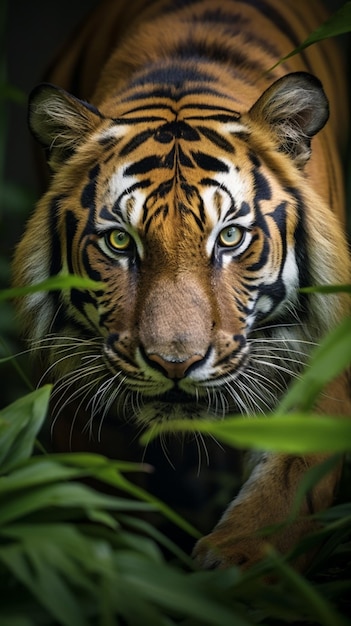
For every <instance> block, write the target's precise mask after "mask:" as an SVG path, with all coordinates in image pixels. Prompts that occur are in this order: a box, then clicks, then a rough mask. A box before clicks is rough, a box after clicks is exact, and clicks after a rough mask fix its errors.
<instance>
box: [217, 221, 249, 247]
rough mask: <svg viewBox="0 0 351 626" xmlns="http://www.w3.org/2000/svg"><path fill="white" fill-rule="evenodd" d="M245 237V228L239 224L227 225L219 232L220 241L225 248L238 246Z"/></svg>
mask: <svg viewBox="0 0 351 626" xmlns="http://www.w3.org/2000/svg"><path fill="white" fill-rule="evenodd" d="M243 238H244V230H243V229H242V228H239V227H238V226H227V228H223V230H221V232H220V233H219V237H218V243H219V245H220V246H223V247H224V248H235V247H237V246H238V245H239V244H240V243H241V242H242V240H243Z"/></svg>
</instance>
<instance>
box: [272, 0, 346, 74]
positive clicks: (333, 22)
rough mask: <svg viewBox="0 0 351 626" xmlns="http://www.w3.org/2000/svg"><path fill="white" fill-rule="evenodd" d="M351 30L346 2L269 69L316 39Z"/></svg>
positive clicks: (319, 39)
mask: <svg viewBox="0 0 351 626" xmlns="http://www.w3.org/2000/svg"><path fill="white" fill-rule="evenodd" d="M350 30H351V2H346V3H345V4H344V5H343V6H342V7H341V8H340V9H339V10H338V11H336V12H335V13H334V14H333V15H332V16H331V17H330V19H328V20H327V21H326V22H324V24H322V25H321V26H320V27H319V28H317V29H316V30H315V31H313V32H312V33H311V34H310V35H309V36H308V37H307V39H305V41H303V42H302V44H301V45H299V46H298V47H297V48H295V49H294V50H292V51H291V52H289V54H287V55H286V56H284V57H283V58H282V59H280V61H278V63H276V64H275V65H273V67H271V68H270V69H269V71H271V70H273V69H274V68H275V67H277V65H279V64H280V63H283V61H286V59H289V58H290V57H292V56H294V55H295V54H299V53H300V52H301V51H302V50H304V49H305V48H307V47H308V46H311V45H312V44H314V43H317V42H318V41H322V40H323V39H328V38H329V37H335V36H336V35H342V34H344V33H348V32H350Z"/></svg>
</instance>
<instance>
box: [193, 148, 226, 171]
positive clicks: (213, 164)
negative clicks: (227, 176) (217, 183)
mask: <svg viewBox="0 0 351 626" xmlns="http://www.w3.org/2000/svg"><path fill="white" fill-rule="evenodd" d="M191 155H192V157H193V158H194V161H195V163H196V164H197V165H198V166H199V167H201V169H203V170H206V171H209V172H225V173H228V172H229V167H228V165H227V164H226V163H223V161H221V160H220V159H216V157H213V156H211V155H210V154H205V152H195V151H191Z"/></svg>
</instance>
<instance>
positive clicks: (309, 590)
mask: <svg viewBox="0 0 351 626" xmlns="http://www.w3.org/2000/svg"><path fill="white" fill-rule="evenodd" d="M268 554H269V558H270V559H271V560H272V562H273V563H274V566H275V569H276V571H277V572H279V574H280V577H281V578H282V579H283V580H285V581H286V582H287V583H288V584H289V586H290V587H291V590H292V592H294V593H295V594H296V595H297V596H300V597H301V599H302V601H303V602H304V603H305V606H306V613H307V615H309V616H310V617H312V618H314V619H316V620H318V622H317V623H318V624H320V626H346V625H347V622H346V621H345V620H344V619H343V618H342V617H341V616H340V615H339V614H338V613H337V612H336V611H335V610H334V608H333V607H332V606H331V604H330V603H329V602H327V600H326V599H325V598H324V597H323V596H322V595H321V594H319V593H318V592H317V591H316V589H314V588H313V586H312V585H311V584H310V583H309V582H308V581H307V580H306V579H305V578H303V577H302V576H300V575H299V574H298V573H297V572H296V571H295V570H293V569H292V568H291V567H289V565H288V564H287V563H285V562H284V561H283V559H282V557H281V556H280V555H278V554H277V553H276V552H275V550H274V549H273V548H272V547H270V548H269V549H268Z"/></svg>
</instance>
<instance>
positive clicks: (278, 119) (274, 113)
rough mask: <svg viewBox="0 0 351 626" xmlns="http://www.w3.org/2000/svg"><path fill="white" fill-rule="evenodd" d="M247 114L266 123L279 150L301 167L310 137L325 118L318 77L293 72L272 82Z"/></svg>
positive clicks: (307, 150) (306, 159) (327, 106)
mask: <svg viewBox="0 0 351 626" xmlns="http://www.w3.org/2000/svg"><path fill="white" fill-rule="evenodd" d="M249 115H250V116H251V118H252V119H254V120H257V121H261V122H264V123H265V124H268V125H269V126H270V127H271V129H272V131H273V132H274V134H275V135H276V137H277V139H278V145H279V149H280V150H282V151H283V152H286V153H287V154H289V156H291V158H292V159H293V160H294V161H295V162H296V165H297V167H299V168H302V167H303V166H304V165H305V163H306V162H307V161H308V159H309V157H310V153H311V149H310V141H311V138H312V137H313V136H314V135H315V134H316V133H318V131H320V130H321V128H323V126H324V125H325V123H326V121H327V120H328V117H329V104H328V100H327V97H326V95H325V93H324V90H323V87H322V84H321V82H320V81H319V80H318V78H316V77H315V76H312V74H308V73H306V72H295V73H292V74H287V75H286V76H283V77H282V78H279V79H278V80H277V81H276V82H275V83H273V85H271V86H270V87H269V88H268V89H267V90H266V91H265V92H264V93H263V94H262V96H261V97H260V98H259V99H258V100H257V102H256V103H255V104H254V105H253V107H252V108H251V109H250V111H249Z"/></svg>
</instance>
